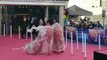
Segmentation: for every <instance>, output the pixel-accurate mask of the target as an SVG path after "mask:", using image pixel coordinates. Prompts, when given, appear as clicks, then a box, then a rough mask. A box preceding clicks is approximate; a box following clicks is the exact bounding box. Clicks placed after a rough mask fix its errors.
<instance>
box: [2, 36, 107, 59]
mask: <svg viewBox="0 0 107 60" xmlns="http://www.w3.org/2000/svg"><path fill="white" fill-rule="evenodd" d="M28 42H30V39H29V40H25V39H18V36H16V35H14V36H13V38H10V37H9V36H6V37H3V36H0V60H84V55H83V54H82V48H81V46H82V45H81V44H79V51H76V43H74V54H73V55H72V54H70V43H68V48H67V49H66V50H65V52H64V53H61V54H56V53H54V54H51V55H50V56H48V55H28V54H26V53H24V52H23V50H12V49H13V48H19V47H22V46H23V45H25V43H28ZM101 49H107V47H105V46H102V48H101ZM94 50H98V45H92V44H87V58H86V60H93V51H94Z"/></svg>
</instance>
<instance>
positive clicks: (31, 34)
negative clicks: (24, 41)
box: [31, 32, 33, 42]
mask: <svg viewBox="0 0 107 60" xmlns="http://www.w3.org/2000/svg"><path fill="white" fill-rule="evenodd" d="M32 41H33V36H32V32H31V42H32Z"/></svg>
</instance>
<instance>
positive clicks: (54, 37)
mask: <svg viewBox="0 0 107 60" xmlns="http://www.w3.org/2000/svg"><path fill="white" fill-rule="evenodd" d="M37 30H38V31H39V33H38V36H37V38H36V39H35V40H34V41H33V42H30V43H28V44H27V45H26V46H25V47H24V51H25V52H26V53H28V54H50V53H52V52H57V53H59V52H63V51H64V50H65V44H64V36H63V30H62V27H61V25H60V24H59V23H55V24H53V25H52V27H51V26H39V27H37Z"/></svg>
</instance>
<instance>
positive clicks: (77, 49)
mask: <svg viewBox="0 0 107 60" xmlns="http://www.w3.org/2000/svg"><path fill="white" fill-rule="evenodd" d="M76 41H77V51H78V50H79V46H78V31H76Z"/></svg>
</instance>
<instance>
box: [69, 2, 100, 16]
mask: <svg viewBox="0 0 107 60" xmlns="http://www.w3.org/2000/svg"><path fill="white" fill-rule="evenodd" d="M72 5H77V6H79V7H81V8H83V9H85V10H88V11H91V12H93V14H94V15H99V14H102V8H101V7H100V0H69V2H68V6H67V7H70V6H72ZM92 6H95V7H94V8H92Z"/></svg>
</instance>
